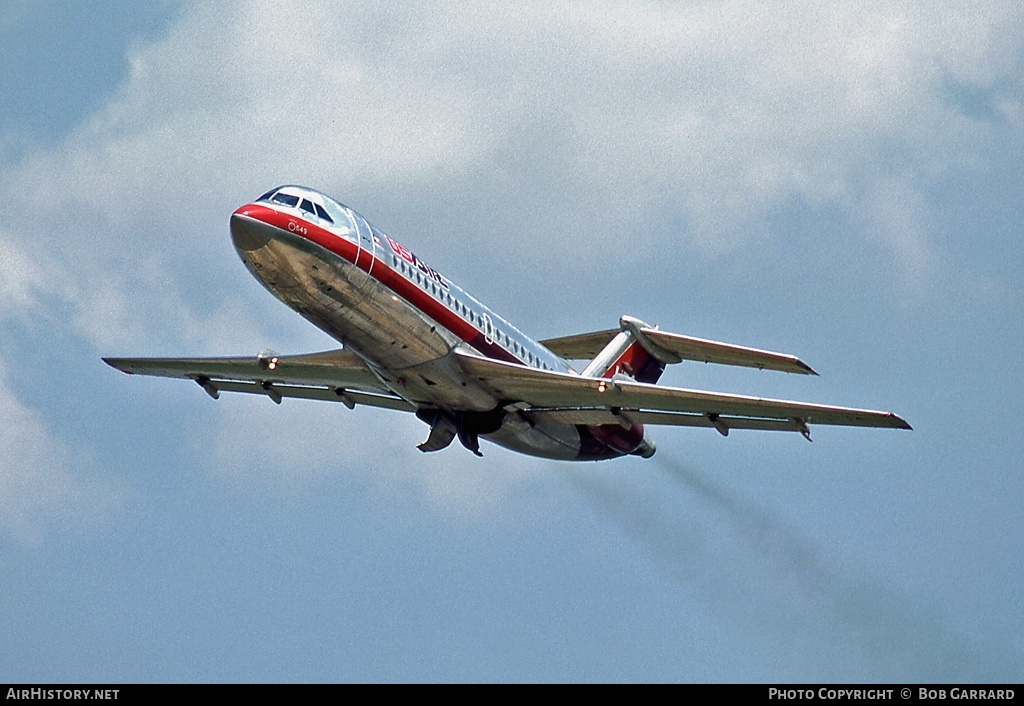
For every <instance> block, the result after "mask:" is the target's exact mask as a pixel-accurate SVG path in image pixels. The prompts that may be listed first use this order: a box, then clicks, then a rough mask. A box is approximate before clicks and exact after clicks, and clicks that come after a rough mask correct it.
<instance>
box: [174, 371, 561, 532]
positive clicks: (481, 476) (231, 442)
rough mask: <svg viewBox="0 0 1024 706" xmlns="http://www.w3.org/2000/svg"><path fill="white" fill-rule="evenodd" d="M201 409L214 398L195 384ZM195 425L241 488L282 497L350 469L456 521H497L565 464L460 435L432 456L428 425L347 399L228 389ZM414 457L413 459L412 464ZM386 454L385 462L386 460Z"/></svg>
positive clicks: (202, 444) (301, 493) (364, 481)
mask: <svg viewBox="0 0 1024 706" xmlns="http://www.w3.org/2000/svg"><path fill="white" fill-rule="evenodd" d="M192 404H195V405H197V406H198V405H206V404H210V400H208V399H206V397H205V395H203V394H202V392H201V391H199V389H198V388H197V389H196V399H195V401H194V402H193V403H192ZM215 406H216V409H215V410H213V413H212V414H211V415H209V416H207V415H205V414H204V415H202V417H201V421H200V417H198V416H197V422H196V425H195V428H194V429H193V430H191V431H190V433H189V438H190V439H192V448H193V452H194V453H195V454H196V455H197V457H199V458H200V459H201V460H202V462H203V463H204V464H206V465H208V466H209V467H210V468H211V469H212V471H213V472H214V473H215V474H216V475H218V476H220V477H222V478H225V479H227V480H229V481H230V482H231V483H233V484H235V485H237V486H239V487H241V488H247V487H259V488H265V487H270V488H274V489H275V491H276V492H278V493H280V495H281V497H283V498H293V499H294V498H302V497H305V496H307V495H308V494H310V493H315V492H317V489H318V488H319V487H321V486H322V483H323V482H324V480H325V479H326V478H328V477H330V476H333V475H336V474H342V475H344V476H346V477H347V478H349V479H350V482H352V483H353V484H355V485H359V486H362V487H364V488H366V489H368V490H369V491H371V492H380V493H382V494H387V496H388V497H400V496H408V497H412V498H414V500H413V502H415V503H420V502H422V503H426V504H427V505H429V506H430V507H431V508H432V509H433V510H435V511H436V512H437V514H438V515H439V516H441V517H446V518H448V519H449V520H451V521H453V522H462V521H467V520H469V521H474V520H478V519H480V518H484V517H487V518H491V519H497V518H499V517H500V515H501V508H502V505H503V501H504V500H507V499H508V498H509V496H510V495H511V494H514V493H517V492H521V491H523V489H524V488H528V486H529V484H530V483H531V482H532V481H533V480H534V479H535V478H536V477H537V476H538V475H539V474H550V473H551V472H552V468H553V467H556V466H557V464H550V463H546V462H544V461H540V460H537V461H536V462H534V463H529V462H527V463H523V459H522V457H520V456H517V455H514V454H512V453H511V452H508V451H505V450H503V449H501V448H500V447H497V446H494V445H493V444H490V443H487V442H483V444H482V448H481V450H482V452H483V453H484V457H483V458H477V457H475V456H473V455H472V454H471V453H470V452H469V451H467V450H465V449H464V448H462V447H461V446H460V445H459V442H458V441H457V440H456V441H455V442H454V443H453V444H452V445H451V446H450V447H449V448H447V449H445V450H443V451H440V452H436V453H430V454H423V453H422V452H420V451H418V450H417V449H416V448H415V447H416V445H417V444H418V443H420V442H421V441H423V440H424V439H426V437H427V433H428V428H427V426H426V425H425V424H423V423H422V422H420V421H419V420H417V419H416V418H415V417H413V415H411V414H405V413H401V412H393V411H387V410H373V409H371V408H368V407H357V408H356V410H355V411H354V412H352V411H349V410H348V409H346V408H345V407H344V406H342V405H340V404H325V403H313V402H301V401H297V400H285V401H284V403H283V404H281V405H280V406H278V405H275V404H273V402H271V401H270V400H269V399H260V398H258V397H257V398H253V397H249V396H247V395H245V396H243V395H233V394H225V395H223V396H222V397H221V399H220V400H219V401H218V402H217V404H216V405H215ZM402 459H405V460H406V462H403V461H402ZM385 460H386V461H385Z"/></svg>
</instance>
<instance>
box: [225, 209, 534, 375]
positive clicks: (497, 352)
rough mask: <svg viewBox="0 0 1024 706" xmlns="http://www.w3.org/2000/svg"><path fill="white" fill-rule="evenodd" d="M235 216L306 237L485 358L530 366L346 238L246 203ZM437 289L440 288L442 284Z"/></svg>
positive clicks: (274, 211)
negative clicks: (396, 296)
mask: <svg viewBox="0 0 1024 706" xmlns="http://www.w3.org/2000/svg"><path fill="white" fill-rule="evenodd" d="M236 213H238V214H240V215H246V216H247V217H249V218H256V219H258V220H260V221H263V222H264V223H266V224H268V225H272V226H274V227H276V228H280V229H281V230H283V231H286V232H289V233H291V234H293V235H297V236H299V237H303V238H305V239H306V240H308V241H310V242H312V243H315V244H316V245H319V246H320V247H322V248H323V249H325V250H327V251H328V252H330V253H333V254H334V255H337V256H338V257H340V258H342V259H343V260H345V261H346V262H348V263H349V264H351V265H354V266H356V267H358V268H359V269H361V270H363V271H364V272H366V273H367V274H368V275H370V276H372V277H373V278H374V279H375V280H377V281H378V282H380V283H381V284H383V285H384V286H386V287H387V288H388V289H390V290H391V291H392V292H394V293H395V294H396V295H398V296H400V297H402V298H403V299H405V300H406V301H407V302H409V303H410V304H411V305H412V306H414V307H416V308H417V309H419V310H420V311H422V312H423V313H425V314H426V315H427V316H429V317H431V318H432V319H434V321H436V322H437V323H438V324H440V325H441V326H443V327H444V328H446V329H448V330H449V331H451V332H452V333H454V334H455V335H456V336H458V337H459V338H460V339H462V340H463V341H465V342H466V343H468V344H469V345H471V346H472V347H473V348H475V349H477V350H478V351H480V352H481V353H483V354H484V355H486V356H488V357H490V358H494V359H496V360H501V361H505V362H508V363H518V364H520V365H527V363H526V362H525V361H523V360H520V359H519V358H517V357H516V356H515V355H513V354H512V353H510V352H509V351H507V350H505V349H504V348H502V347H501V346H499V345H498V344H497V343H488V342H487V338H486V337H485V336H484V334H483V332H482V331H480V330H479V329H477V328H476V327H475V326H474V325H473V324H471V323H470V322H468V321H466V320H465V319H463V318H462V317H461V316H459V315H458V314H456V313H455V312H454V311H452V310H451V309H449V308H448V307H447V306H446V305H445V304H444V303H443V302H441V301H440V300H438V299H436V298H435V297H434V296H432V295H431V294H430V293H429V292H427V291H426V290H424V289H422V288H421V287H420V286H419V285H417V284H416V283H415V282H413V281H412V280H409V279H407V278H406V277H405V276H404V275H402V274H400V273H399V272H398V271H396V270H395V269H394V268H393V267H391V266H390V265H389V264H388V263H387V262H386V261H385V260H384V259H383V258H381V257H375V258H373V259H372V260H371V259H370V258H368V257H366V254H365V253H364V254H363V255H362V256H360V250H362V249H363V248H360V247H359V246H357V245H356V244H355V243H354V242H352V241H350V240H348V239H347V238H344V237H342V236H340V235H336V234H334V233H332V232H330V231H329V230H327V229H325V228H322V227H320V226H318V225H316V224H315V223H310V222H309V221H307V220H304V219H300V218H296V217H295V216H291V215H289V214H287V213H283V212H281V211H278V210H275V209H273V208H267V207H266V206H261V205H259V204H247V205H245V206H242V207H241V208H239V209H238V210H237V211H236ZM379 247H380V248H381V250H382V251H383V252H385V253H388V254H390V250H389V249H387V247H386V245H385V244H384V243H380V244H379ZM438 286H441V285H440V284H439V285H438ZM463 304H464V305H465V304H466V302H463ZM480 314H481V312H477V315H478V316H479V315H480Z"/></svg>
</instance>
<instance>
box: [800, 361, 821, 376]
mask: <svg viewBox="0 0 1024 706" xmlns="http://www.w3.org/2000/svg"><path fill="white" fill-rule="evenodd" d="M794 363H795V364H796V367H798V368H800V372H802V373H803V374H804V375H814V376H818V371H817V370H815V369H814V368H812V367H811V366H809V365H808V364H807V363H805V362H803V361H802V360H800V359H799V358H796V359H795V360H794ZM818 377H820V376H818Z"/></svg>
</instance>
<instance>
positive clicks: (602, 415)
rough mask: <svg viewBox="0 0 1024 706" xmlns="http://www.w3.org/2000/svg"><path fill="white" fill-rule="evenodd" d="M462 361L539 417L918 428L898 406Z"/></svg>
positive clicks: (478, 378) (465, 357) (719, 425)
mask: <svg viewBox="0 0 1024 706" xmlns="http://www.w3.org/2000/svg"><path fill="white" fill-rule="evenodd" d="M459 361H460V363H461V364H462V367H463V369H464V370H466V372H467V374H468V375H470V376H471V377H472V378H473V380H474V382H477V383H478V384H481V385H483V386H485V387H487V388H489V389H491V390H492V391H493V392H494V393H495V394H496V395H497V396H499V397H500V398H502V399H506V400H513V401H519V402H521V403H525V404H527V405H529V406H528V407H525V408H524V407H523V406H522V404H519V405H516V407H517V409H519V410H520V411H521V413H522V414H524V415H525V416H527V417H528V418H531V419H534V420H535V421H542V420H544V421H552V422H560V423H564V424H587V425H594V424H614V423H619V424H623V423H626V424H628V423H631V422H637V423H642V424H643V423H646V424H666V425H674V426H701V427H712V428H715V429H717V430H718V431H719V432H720V433H722V434H723V435H725V434H728V432H729V430H730V429H767V430H775V431H799V432H801V433H803V434H804V435H805V436H807V435H808V432H807V425H808V424H830V425H842V426H863V427H888V428H892V429H910V428H911V427H910V425H909V424H907V422H906V421H905V420H903V419H902V418H901V417H899V416H897V415H895V414H893V413H891V412H879V411H874V410H865V409H853V408H849V407H836V406H830V405H819V404H810V403H805V402H790V401H787V400H774V399H765V398H761V397H747V396H743V395H732V394H725V393H719V392H704V391H700V390H687V389H683V388H677V387H663V386H659V385H651V384H648V383H642V382H635V381H632V380H629V379H613V380H606V379H600V378H590V377H582V376H578V375H569V374H565V373H557V372H552V371H547V370H538V369H536V368H524V367H522V366H518V365H513V364H509V363H502V362H498V361H495V360H491V359H487V358H481V357H479V356H475V355H470V354H467V353H461V352H460V353H459Z"/></svg>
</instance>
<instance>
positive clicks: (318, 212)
mask: <svg viewBox="0 0 1024 706" xmlns="http://www.w3.org/2000/svg"><path fill="white" fill-rule="evenodd" d="M313 205H314V206H315V207H316V215H318V216H320V217H321V218H323V219H324V220H325V221H327V222H328V223H334V221H333V220H331V217H330V216H328V215H327V211H325V210H324V207H323V206H321V205H320V204H318V203H314V204H313Z"/></svg>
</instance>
